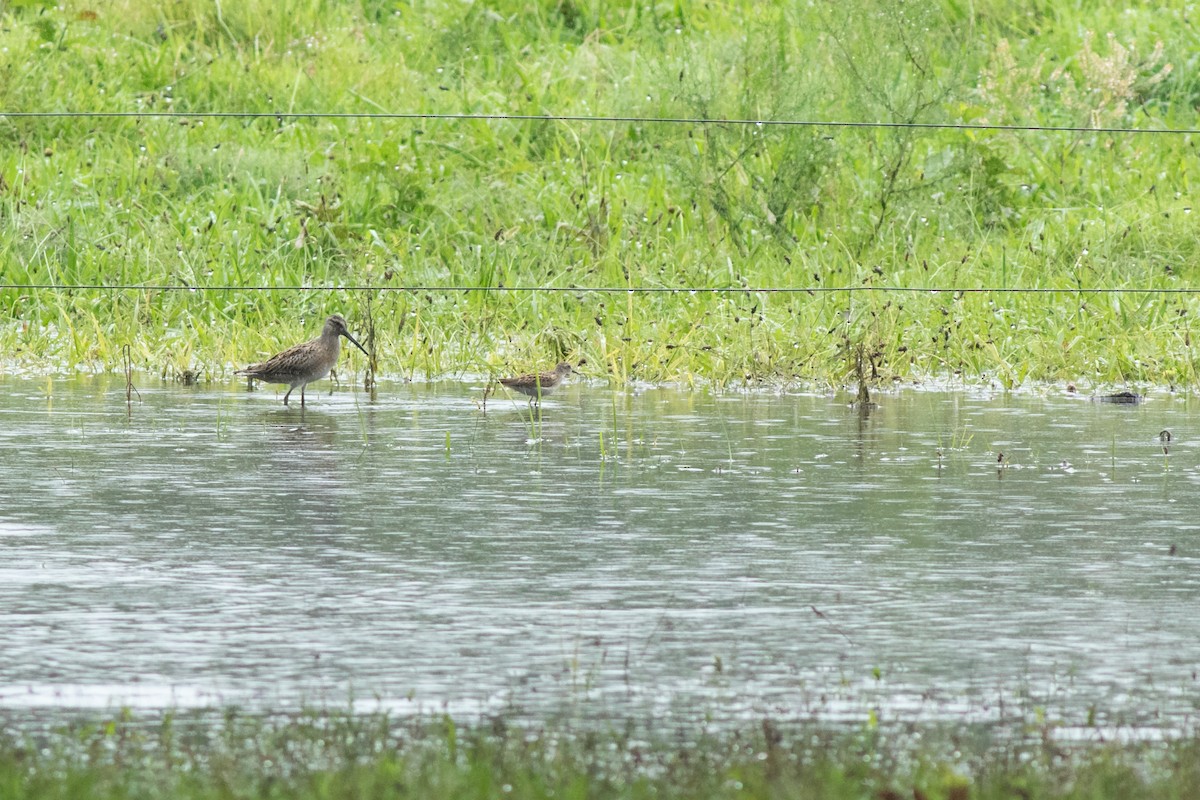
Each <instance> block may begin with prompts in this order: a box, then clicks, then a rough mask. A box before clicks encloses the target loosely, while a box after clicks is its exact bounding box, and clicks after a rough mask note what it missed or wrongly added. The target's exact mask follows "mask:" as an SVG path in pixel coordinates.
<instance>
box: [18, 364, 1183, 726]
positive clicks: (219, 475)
mask: <svg viewBox="0 0 1200 800" xmlns="http://www.w3.org/2000/svg"><path fill="white" fill-rule="evenodd" d="M2 383H3V392H0V420H2V423H3V424H0V446H3V447H4V449H5V452H7V453H9V454H10V457H9V459H7V462H8V463H9V464H10V466H9V467H8V468H6V469H5V470H4V471H3V472H0V497H3V498H4V502H3V506H2V507H0V546H2V547H3V548H4V552H5V555H6V558H5V560H4V562H3V564H0V607H3V608H4V609H6V614H5V624H4V625H3V626H0V652H3V653H4V654H5V656H4V658H3V659H0V706H3V707H9V708H17V707H39V708H40V707H46V706H50V707H70V706H89V705H101V706H105V705H111V704H122V703H124V704H133V705H144V706H153V707H158V706H163V705H184V706H197V705H212V704H221V703H239V704H246V705H262V706H272V707H278V706H283V707H295V706H296V705H298V704H301V703H327V704H331V705H335V706H337V707H344V706H345V705H346V704H349V703H351V702H356V703H359V704H367V705H372V707H378V706H383V707H386V708H391V709H396V710H398V711H401V712H407V711H414V710H419V709H424V710H441V709H443V708H445V709H451V710H454V711H456V712H461V713H464V714H476V713H479V712H483V711H494V710H510V711H516V712H523V713H530V714H545V713H570V714H579V715H582V716H586V717H589V718H611V717H620V716H624V715H629V716H646V715H656V716H658V717H660V718H663V717H665V718H685V719H697V718H702V717H705V716H707V717H711V718H714V719H716V720H718V721H719V720H722V719H741V718H745V717H748V716H751V717H752V716H756V715H760V714H763V713H770V714H773V715H777V716H787V715H796V716H807V715H812V716H818V717H821V718H825V719H847V720H862V719H864V717H865V714H866V713H867V712H868V710H872V709H873V710H874V712H875V713H876V714H878V715H880V716H881V717H882V718H885V719H886V718H887V717H888V716H889V715H891V716H893V717H895V716H899V715H905V716H912V715H916V716H918V717H920V716H926V717H935V718H940V717H947V716H953V717H955V718H959V717H968V718H975V719H1000V718H1004V717H1006V716H1016V717H1020V716H1021V715H1022V714H1024V713H1026V712H1029V711H1030V710H1031V709H1033V708H1035V707H1041V708H1045V709H1048V710H1049V712H1050V713H1051V714H1052V715H1055V714H1057V715H1060V716H1061V717H1062V718H1063V719H1065V720H1068V721H1074V722H1075V723H1079V721H1080V720H1083V719H1085V718H1086V716H1087V713H1088V711H1089V710H1090V709H1091V708H1092V707H1095V708H1097V709H1098V713H1099V715H1100V719H1101V722H1102V724H1116V723H1122V724H1137V725H1144V724H1151V725H1156V726H1162V725H1167V726H1171V725H1184V724H1186V723H1187V720H1188V719H1189V715H1194V713H1195V706H1196V701H1195V698H1196V697H1198V696H1200V694H1198V693H1197V692H1196V689H1197V686H1196V680H1197V679H1196V678H1195V676H1194V673H1195V671H1196V667H1197V661H1198V660H1200V623H1198V622H1197V620H1196V618H1195V617H1194V616H1193V615H1190V614H1187V613H1185V611H1184V610H1185V609H1187V608H1189V607H1190V606H1191V605H1192V604H1194V603H1195V602H1196V600H1197V599H1198V598H1200V571H1198V570H1197V569H1196V567H1197V564H1198V560H1197V557H1196V553H1195V548H1194V546H1193V545H1192V544H1191V542H1192V540H1193V539H1194V538H1195V531H1196V529H1197V527H1198V526H1200V523H1198V522H1197V520H1200V513H1198V512H1200V508H1198V505H1200V500H1198V499H1197V493H1196V492H1195V491H1194V489H1195V485H1196V483H1197V480H1198V477H1200V470H1198V469H1197V464H1196V461H1197V459H1196V447H1195V444H1194V442H1193V441H1192V437H1191V436H1190V435H1189V434H1188V431H1190V430H1191V429H1192V427H1193V426H1194V425H1195V424H1196V422H1197V421H1198V420H1200V413H1198V412H1200V409H1197V407H1196V406H1195V404H1193V403H1190V402H1187V401H1184V400H1181V399H1178V398H1173V397H1170V396H1167V395H1165V394H1164V395H1161V396H1151V397H1150V398H1149V399H1148V400H1147V401H1146V402H1145V403H1142V404H1140V405H1136V406H1134V405H1100V404H1096V403H1090V402H1088V401H1086V400H1082V399H1077V398H1069V397H1065V398H1058V397H1044V396H1039V395H1033V394H1030V395H1005V394H991V393H981V394H969V393H962V392H960V393H932V392H929V393H922V392H899V393H894V394H885V395H877V396H875V397H874V398H873V399H874V400H875V401H876V403H877V404H878V405H877V406H876V407H874V408H872V409H870V413H868V414H863V413H861V410H860V409H858V408H854V407H851V406H850V405H849V403H848V399H849V398H847V397H833V396H827V395H824V394H797V395H790V394H769V393H760V394H743V393H736V392H731V393H726V394H711V393H707V392H702V391H697V392H677V391H672V390H667V389H648V390H645V391H639V392H624V391H612V390H610V389H607V388H602V387H597V386H588V385H583V384H580V383H576V384H572V385H568V386H567V387H566V388H564V389H563V391H562V392H561V393H556V394H555V395H554V397H553V398H548V399H547V400H546V401H545V402H544V403H543V404H542V409H541V413H540V415H538V414H537V413H536V412H532V413H531V412H530V410H529V408H528V406H527V405H526V404H525V403H524V402H520V403H506V402H505V401H504V400H503V399H498V398H492V399H490V400H489V402H488V405H487V411H486V413H482V412H481V410H480V404H479V402H478V401H479V398H480V397H481V396H482V394H483V387H482V385H474V384H470V383H467V384H438V385H423V384H403V385H388V384H384V385H383V386H382V387H381V390H380V391H379V393H378V395H377V397H376V399H375V400H374V401H372V400H370V399H369V398H368V397H366V396H365V395H362V394H359V393H355V392H353V391H350V390H348V389H343V390H340V391H338V392H335V393H334V394H333V395H327V394H325V393H321V394H320V395H319V396H316V397H315V398H314V401H313V402H312V403H311V404H310V405H309V406H308V407H306V408H305V409H303V410H301V409H298V408H283V407H282V406H279V405H277V404H275V403H272V402H270V399H269V398H266V397H265V396H263V395H261V394H246V393H245V392H243V391H241V390H240V387H228V388H225V387H216V388H214V387H188V388H186V389H181V388H179V387H177V386H173V385H164V386H162V387H158V388H146V387H140V388H141V391H142V398H143V399H142V402H140V403H135V404H134V406H133V408H132V411H131V413H130V414H129V415H128V416H127V414H126V405H125V403H124V387H123V385H121V384H118V383H114V382H109V381H106V380H105V379H103V378H94V379H80V380H55V381H53V382H47V381H45V380H39V381H24V380H16V379H5V380H3V381H2ZM1168 429H1169V430H1171V431H1172V432H1173V433H1172V439H1171V441H1170V448H1169V449H1170V452H1169V453H1168V452H1166V451H1167V445H1166V443H1165V442H1164V441H1163V440H1162V438H1161V437H1160V435H1159V432H1160V431H1163V430H1168ZM1000 453H1003V454H1004V459H1003V461H1000V460H999V454H1000ZM12 465H20V466H19V467H14V466H12ZM1064 465H1066V467H1064Z"/></svg>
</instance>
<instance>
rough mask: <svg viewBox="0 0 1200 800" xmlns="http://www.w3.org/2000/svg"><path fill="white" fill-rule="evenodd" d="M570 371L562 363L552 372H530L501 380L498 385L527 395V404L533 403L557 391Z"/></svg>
mask: <svg viewBox="0 0 1200 800" xmlns="http://www.w3.org/2000/svg"><path fill="white" fill-rule="evenodd" d="M571 371H572V370H571V365H570V364H568V363H567V362H565V361H562V362H559V365H558V366H557V367H555V368H554V371H553V372H531V373H529V374H528V375H518V376H517V377H515V378H501V379H500V384H501V385H502V386H506V387H508V388H509V389H512V390H513V391H514V392H520V393H521V394H527V395H529V397H530V400H529V402H530V403H533V402H535V401H537V400H540V399H541V398H543V397H545V396H546V395H548V394H550V393H551V392H553V391H554V390H555V389H557V388H558V387H559V385H560V384H561V383H562V382H563V378H565V377H567V376H568V375H570V374H571Z"/></svg>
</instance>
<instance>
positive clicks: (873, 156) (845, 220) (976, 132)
mask: <svg viewBox="0 0 1200 800" xmlns="http://www.w3.org/2000/svg"><path fill="white" fill-rule="evenodd" d="M1185 15H1186V10H1185V9H1182V8H1180V9H1177V10H1172V9H1160V8H1153V9H1151V8H1149V7H1147V8H1145V9H1139V8H1132V9H1127V8H1121V9H1114V8H1110V7H1108V6H1107V5H1105V4H1101V3H1085V4H1084V5H1082V6H1069V7H1068V6H1067V5H1061V4H1060V5H1057V6H1056V5H1050V6H1047V7H1044V8H1040V9H1039V10H1038V11H1037V12H1036V13H1035V12H1030V11H1028V10H1026V9H1020V8H1013V9H1010V8H1008V7H1007V6H1004V5H1002V4H1000V5H997V4H983V5H978V4H977V5H975V6H965V5H962V4H957V3H946V2H930V1H928V0H927V1H926V2H916V3H904V4H899V5H886V4H885V5H879V4H877V3H850V4H840V5H837V6H836V7H834V6H829V5H827V4H817V5H815V6H812V7H808V6H796V7H792V6H788V7H780V6H777V5H774V4H761V3H742V4H739V5H738V8H737V10H736V13H731V11H730V9H729V8H728V7H727V6H722V7H720V8H715V7H714V8H708V7H704V6H692V5H686V4H684V5H676V6H673V7H666V6H664V7H658V6H649V7H646V6H642V5H636V4H635V5H634V6H631V7H620V8H617V7H610V6H606V5H604V4H589V3H580V2H562V3H556V4H555V3H552V4H548V5H547V4H543V5H539V6H538V7H537V8H536V9H534V10H530V9H529V8H528V7H527V4H520V3H512V2H502V3H498V4H497V3H492V4H488V5H487V7H486V8H484V7H483V6H481V5H480V4H474V5H467V6H463V5H462V4H459V3H449V2H433V3H425V4H421V5H420V6H419V7H416V8H414V7H409V6H403V5H395V4H392V3H388V2H382V1H380V0H368V1H366V2H362V3H356V4H334V5H329V4H325V3H316V2H311V0H285V1H284V2H266V0H249V1H248V2H244V3H237V4H213V3H206V2H201V0H177V2H172V3H169V4H166V5H159V6H154V5H147V4H145V3H134V2H128V1H126V2H118V3H112V4H100V5H95V6H89V5H88V4H86V3H69V4H66V5H52V4H46V3H40V2H34V3H16V4H9V5H7V6H3V7H0V75H3V80H0V143H3V145H4V146H3V147H0V275H2V280H0V283H2V284H3V286H0V308H2V309H3V319H0V352H2V353H3V354H4V362H5V363H6V364H7V365H8V366H10V367H19V368H22V369H34V370H41V371H52V370H76V369H87V370H92V369H98V370H114V369H121V368H122V348H124V347H125V346H128V347H129V349H130V354H131V358H132V359H133V362H134V364H135V365H136V366H138V367H139V368H140V369H145V370H152V371H154V372H159V373H161V374H163V375H164V376H167V377H176V376H179V375H183V374H191V375H200V376H203V377H205V378H209V379H226V378H228V376H229V375H230V372H231V370H232V368H233V367H235V366H237V365H243V364H244V363H248V361H252V360H255V359H257V358H258V357H259V356H261V355H264V354H268V353H271V352H275V351H277V350H279V349H280V348H281V347H283V346H286V345H287V344H289V343H291V342H294V341H297V340H298V338H297V337H298V336H302V335H303V334H302V332H304V331H307V330H309V329H311V328H312V327H313V325H314V324H315V323H316V321H317V320H320V319H322V318H324V316H325V315H326V314H328V313H332V312H335V311H336V312H340V313H343V314H344V315H346V316H347V318H349V319H350V321H351V323H352V325H354V324H362V325H364V326H365V325H366V324H367V323H366V317H367V316H368V315H367V309H368V307H369V308H370V324H371V325H372V326H373V328H374V330H375V337H374V338H375V342H376V351H377V366H378V368H379V370H380V372H381V373H382V374H383V375H388V374H391V375H403V376H441V375H447V374H451V375H452V374H457V373H461V372H473V373H493V372H506V371H509V370H510V369H511V368H513V367H519V368H522V369H524V368H526V367H530V366H533V365H544V364H553V363H555V362H556V361H558V360H560V359H562V358H570V359H586V361H587V362H588V364H589V365H591V369H592V370H593V371H594V372H596V373H604V374H607V375H609V376H611V377H612V378H613V379H615V380H618V381H623V380H630V379H641V380H652V381H653V380H666V379H671V380H686V381H692V380H703V381H709V382H712V383H715V384H717V385H723V384H731V383H755V382H759V381H771V382H779V381H792V380H802V381H819V382H831V383H843V382H855V376H854V375H853V374H852V370H850V369H849V368H848V366H847V365H848V364H851V363H852V362H853V358H852V357H851V355H852V354H853V353H854V352H857V351H858V349H859V348H862V349H863V350H865V351H866V352H869V353H870V354H871V364H872V366H873V369H874V371H875V373H876V374H877V380H878V381H880V382H886V381H890V380H893V379H918V380H919V379H922V378H925V377H928V376H946V375H960V376H962V377H963V378H964V379H966V380H971V381H996V382H999V383H1002V384H1005V385H1015V384H1019V383H1022V382H1026V381H1029V380H1059V379H1070V380H1076V381H1078V380H1087V381H1094V382H1097V383H1124V382H1130V381H1134V382H1154V383H1162V384H1171V385H1178V386H1183V387H1188V386H1191V385H1192V384H1193V383H1195V381H1196V359H1195V355H1194V354H1193V351H1192V343H1191V319H1192V317H1193V316H1194V315H1195V312H1196V300H1195V295H1193V294H1191V293H1190V290H1191V289H1192V288H1194V286H1195V284H1196V281H1195V277H1196V276H1195V271H1196V266H1195V265H1196V264H1197V263H1198V259H1197V252H1196V240H1197V237H1196V236H1195V235H1194V230H1193V229H1194V227H1195V226H1194V223H1193V217H1192V215H1191V209H1192V200H1191V198H1190V196H1189V188H1188V187H1189V186H1190V185H1191V183H1192V181H1191V180H1190V174H1189V171H1190V170H1191V169H1192V168H1193V166H1192V165H1193V164H1194V163H1195V154H1194V144H1193V142H1192V138H1191V137H1187V136H1181V135H1169V134H1155V135H1148V134H1140V135H1139V134H1128V133H1112V132H1103V131H1096V130H1094V129H1095V128H1101V127H1102V128H1127V127H1128V128H1144V129H1158V128H1177V129H1192V128H1196V127H1198V125H1197V119H1196V110H1195V109H1196V102H1195V98H1196V97H1197V96H1200V85H1198V81H1200V78H1197V77H1196V76H1197V75H1200V71H1197V70H1196V69H1194V68H1193V67H1194V64H1193V62H1194V61H1195V59H1196V55H1195V52H1194V51H1195V48H1194V46H1193V44H1194V43H1193V42H1192V37H1191V36H1190V28H1189V25H1188V23H1187V20H1186V18H1185ZM32 110H46V111H124V112H140V113H142V114H151V113H159V112H169V113H171V114H173V115H174V116H165V117H163V116H140V117H134V118H107V117H87V116H54V117H20V116H12V115H11V114H9V115H5V114H4V113H2V112H4V111H8V112H14V111H32ZM230 111H239V112H258V113H262V114H264V115H265V116H261V117H210V116H202V114H204V113H211V112H230ZM296 112H351V113H368V114H369V113H381V112H384V113H387V112H403V113H410V114H421V115H425V114H428V115H439V114H502V115H521V116H524V117H530V116H532V117H540V116H543V115H548V116H555V115H568V116H575V117H597V116H601V117H618V118H621V119H623V120H627V121H612V120H604V121H596V120H593V121H589V120H587V119H573V120H547V119H529V118H517V119H489V120H484V119H439V118H436V117H430V118H405V119H397V118H389V117H371V118H368V117H360V118H339V117H322V116H318V117H297V116H285V114H288V113H296ZM647 118H670V119H674V120H683V121H681V122H661V121H652V120H651V119H647ZM698 120H712V121H707V122H706V121H698ZM746 120H750V121H753V120H805V121H820V120H847V121H874V122H885V123H898V124H899V125H900V126H899V127H888V128H842V127H821V126H808V125H803V126H795V125H766V124H753V123H747V122H745V121H746ZM980 123H992V124H1005V125H1019V126H1071V127H1077V128H1083V129H1087V130H1076V131H1070V132H1045V131H1036V130H1032V131H997V130H980V129H977V128H972V127H967V128H962V127H939V128H927V127H910V126H911V125H929V124H936V125H950V126H955V125H968V126H970V125H977V124H980ZM97 287H100V288H97ZM106 287H113V288H106ZM115 287H121V288H115ZM128 287H140V288H128ZM449 287H453V288H449ZM464 287H475V288H477V289H479V290H480V291H465V290H463V289H464ZM514 288H520V289H522V290H521V291H513V289H514ZM531 288H542V289H549V290H553V291H526V290H525V289H531ZM951 289H953V290H960V291H941V292H938V293H934V292H933V291H932V290H951ZM983 289H989V290H990V291H979V290H983ZM1020 289H1033V290H1038V293H1033V294H1023V293H1018V292H1017V291H1016V290H1020ZM626 290H633V291H632V292H628V291H626ZM641 290H656V291H652V292H648V291H641ZM658 290H679V291H677V292H676V291H658ZM756 290H757V291H756ZM779 290H787V291H779ZM893 290H895V291H893Z"/></svg>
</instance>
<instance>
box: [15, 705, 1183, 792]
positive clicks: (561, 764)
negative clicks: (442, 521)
mask: <svg viewBox="0 0 1200 800" xmlns="http://www.w3.org/2000/svg"><path fill="white" fill-rule="evenodd" d="M1198 764H1200V751H1198V747H1197V741H1196V739H1194V738H1187V739H1184V740H1179V741H1172V742H1169V743H1154V744H1150V743H1139V744H1125V745H1120V744H1098V743H1092V744H1085V745H1079V746H1074V747H1072V746H1063V745H1058V744H1054V743H1052V742H1051V741H1050V740H1049V739H1046V740H1042V741H1040V742H1039V741H1037V740H1036V739H1035V740H1034V741H1033V743H1027V744H1017V743H1012V742H1006V741H1004V740H1002V739H992V738H991V736H990V735H989V734H988V733H987V732H986V731H983V730H968V729H962V730H954V729H953V728H937V727H929V728H925V729H922V730H920V731H909V732H908V733H904V734H899V733H898V734H893V735H886V734H883V733H881V732H879V731H862V732H845V731H842V732H837V731H831V730H826V729H822V728H817V727H812V726H790V727H789V726H780V725H777V724H774V723H771V722H766V721H764V722H763V723H762V724H761V725H759V726H756V727H753V728H748V729H746V730H743V731H740V732H731V733H719V734H712V733H710V734H701V735H699V736H698V738H694V739H690V740H686V741H685V740H680V739H678V738H675V737H673V736H656V735H654V734H640V735H634V734H620V733H612V734H598V733H590V732H586V731H571V730H570V729H567V728H564V729H560V730H555V729H552V728H550V729H548V728H539V729H530V728H518V727H510V726H508V725H507V724H505V723H503V722H501V721H496V722H493V723H491V724H489V725H486V726H480V727H474V728H460V727H457V726H456V725H455V724H454V723H453V722H450V721H449V720H444V721H440V722H405V723H397V722H395V721H392V720H389V719H388V718H387V717H384V716H372V715H368V716H337V715H323V714H306V715H300V716H294V717H286V716H278V717H272V718H268V719H262V718H246V717H239V716H238V715H236V714H235V713H233V712H230V713H229V714H227V715H226V717H225V719H224V721H223V722H221V723H218V724H216V725H213V724H211V723H206V724H195V723H188V722H186V721H183V720H176V719H174V718H173V717H170V716H168V717H167V718H166V719H165V720H164V721H162V722H159V723H150V724H146V723H139V722H137V721H135V720H133V719H131V718H119V719H104V718H97V719H95V720H92V721H88V722H78V723H75V724H73V725H70V726H67V727H64V728H60V729H56V730H54V731H52V732H49V733H42V734H39V735H36V736H35V735H26V736H25V737H18V736H15V735H13V734H11V733H10V734H5V735H4V736H3V737H0V791H2V792H3V795H4V797H5V798H8V799H9V800H43V799H44V798H66V797H88V798H94V799H95V800H102V799H104V798H114V799H115V798H141V799H142V800H155V799H156V798H172V799H173V800H193V799H194V800H206V799H207V798H260V797H261V798H275V797H280V798H282V797H287V798H299V799H303V798H314V799H315V798H368V797H374V798H389V797H420V798H426V797H428V798H439V799H440V800H453V799H454V798H497V797H513V798H552V797H553V798H560V799H561V798H584V797H588V798H631V799H632V798H650V797H656V798H680V800H684V799H685V798H686V800H709V799H710V798H713V799H715V798H760V797H761V798H768V797H770V798H798V799H799V798H823V799H824V800H840V799H841V798H845V799H846V800H850V799H851V798H855V799H857V798H871V799H872V800H892V799H894V798H930V799H931V800H932V799H934V798H940V799H944V800H966V798H978V799H979V800H990V799H991V798H996V800H999V799H1000V798H1004V799H1005V800H1008V799H1009V798H1014V797H1019V798H1038V799H1041V798H1045V799H1046V800H1049V799H1050V798H1055V799H1057V798H1062V799H1063V800H1066V798H1080V800H1083V798H1086V799H1087V800H1105V799H1106V798H1114V799H1115V798H1122V799H1123V798H1131V797H1137V798H1140V799H1142V800H1155V799H1156V798H1164V800H1165V799H1166V798H1171V800H1181V799H1182V798H1188V797H1196V796H1197V793H1198V792H1200V769H1198V767H1197V765H1198Z"/></svg>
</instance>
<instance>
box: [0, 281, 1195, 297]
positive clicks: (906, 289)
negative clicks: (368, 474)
mask: <svg viewBox="0 0 1200 800" xmlns="http://www.w3.org/2000/svg"><path fill="white" fill-rule="evenodd" d="M4 290H15V291H56V292H74V291H110V292H410V293H414V294H415V293H421V292H424V293H428V294H433V293H440V294H463V293H469V292H489V293H513V294H517V293H547V294H859V293H865V292H879V293H885V294H887V293H895V294H902V293H903V294H1035V295H1038V294H1042V295H1045V294H1089V295H1092V294H1095V295H1127V294H1128V295H1133V294H1137V295H1147V294H1152V295H1196V294H1200V287H1173V288H1139V287H1128V286H1124V287H1103V286H1078V287H1074V286H1073V287H1066V286H1063V287H1044V286H1036V287H1034V286H697V287H687V286H465V285H461V286H373V285H371V284H350V285H345V286H338V285H324V286H235V285H232V284H229V285H221V286H187V285H185V284H173V283H158V284H154V283H122V284H106V283H79V284H63V283H0V291H4Z"/></svg>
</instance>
